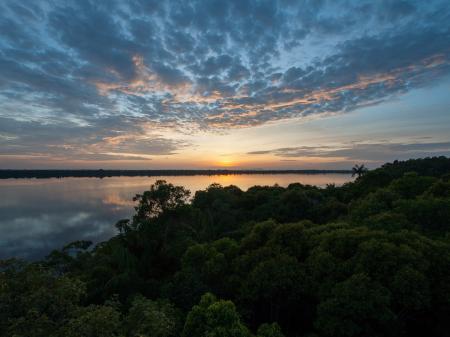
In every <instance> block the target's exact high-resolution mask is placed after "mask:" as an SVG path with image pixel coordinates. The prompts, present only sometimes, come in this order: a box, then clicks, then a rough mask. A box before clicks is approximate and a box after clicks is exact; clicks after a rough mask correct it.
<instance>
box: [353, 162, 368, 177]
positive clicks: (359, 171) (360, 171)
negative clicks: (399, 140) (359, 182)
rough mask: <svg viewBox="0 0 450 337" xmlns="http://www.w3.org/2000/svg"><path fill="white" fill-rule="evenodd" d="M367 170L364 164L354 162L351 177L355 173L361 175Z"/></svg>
mask: <svg viewBox="0 0 450 337" xmlns="http://www.w3.org/2000/svg"><path fill="white" fill-rule="evenodd" d="M367 171H368V169H367V167H365V166H364V164H361V165H358V164H356V165H355V166H353V168H352V177H354V176H355V175H357V176H358V178H359V177H361V176H362V175H363V174H364V173H366V172H367Z"/></svg>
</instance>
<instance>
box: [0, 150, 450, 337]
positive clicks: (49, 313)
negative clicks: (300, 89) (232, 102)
mask: <svg viewBox="0 0 450 337" xmlns="http://www.w3.org/2000/svg"><path fill="white" fill-rule="evenodd" d="M359 168H361V167H359ZM363 169H364V167H363ZM357 175H358V174H357ZM449 177H450V159H447V158H444V157H439V158H426V159H420V160H410V161H406V162H394V163H391V164H385V165H383V166H382V167H381V168H379V169H376V170H373V171H365V170H362V171H361V174H359V177H358V178H357V179H356V180H355V182H352V183H348V184H345V185H344V186H341V187H336V186H331V185H330V186H327V187H326V188H323V189H322V188H318V187H314V186H308V185H301V184H298V183H295V184H291V185H289V186H288V187H286V188H283V187H280V186H273V187H268V186H264V187H262V186H254V187H252V188H250V189H248V191H246V192H244V191H241V190H240V189H239V188H237V187H236V186H228V187H222V186H220V185H217V184H213V185H211V186H210V187H209V188H208V189H206V190H204V191H199V192H197V193H196V194H195V196H194V198H193V199H192V200H191V202H188V197H189V192H188V191H186V190H185V189H184V188H182V187H177V186H173V185H171V184H168V183H166V182H164V181H158V182H156V183H155V184H154V185H153V186H151V188H150V190H149V191H147V192H144V193H143V194H141V195H138V196H136V198H135V200H136V201H137V202H138V204H137V206H136V214H135V216H134V217H133V218H132V219H130V220H127V219H125V220H121V221H119V222H118V224H117V228H118V230H119V233H118V235H117V236H115V237H113V238H111V239H110V240H108V241H106V242H103V243H100V244H98V245H97V246H96V247H94V248H92V249H91V248H90V243H89V242H85V241H78V242H74V243H71V244H69V245H67V246H66V247H64V248H63V249H62V250H60V251H54V252H52V253H51V254H50V255H49V256H48V257H47V258H46V260H45V261H41V262H37V263H26V262H21V261H16V260H9V261H2V262H1V265H0V336H8V337H9V336H15V337H60V336H68V337H70V336H79V337H84V336H92V337H94V336H105V337H106V336H108V337H113V336H114V337H115V336H117V337H119V336H120V337H122V336H123V337H137V336H140V337H143V336H146V337H166V336H167V337H172V336H180V335H182V336H184V337H191V336H195V337H198V336H199V337H202V336H204V337H239V336H245V337H247V336H248V337H249V336H253V335H256V336H258V337H281V336H288V337H298V336H310V337H311V336H316V337H321V336H401V337H402V336H405V337H406V336H408V337H411V336H412V337H415V336H438V337H444V336H448V331H450V321H449V319H448V317H450V268H449V266H450V240H449V238H450V185H449V184H450V182H449ZM211 293H214V294H216V295H217V296H218V297H219V298H221V299H222V300H218V299H217V298H216V297H215V296H214V295H212V294H211ZM202 295H203V296H202ZM111 298H112V299H114V300H113V301H111ZM267 322H272V323H271V324H268V323H267Z"/></svg>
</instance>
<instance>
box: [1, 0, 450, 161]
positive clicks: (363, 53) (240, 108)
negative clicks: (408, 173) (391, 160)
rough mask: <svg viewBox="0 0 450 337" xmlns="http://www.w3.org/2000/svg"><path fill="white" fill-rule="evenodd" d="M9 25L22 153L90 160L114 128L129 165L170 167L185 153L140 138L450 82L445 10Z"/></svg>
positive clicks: (40, 7)
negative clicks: (66, 152) (58, 152)
mask: <svg viewBox="0 0 450 337" xmlns="http://www.w3.org/2000/svg"><path fill="white" fill-rule="evenodd" d="M0 13H1V14H0V29H1V31H2V36H1V37H0V117H3V118H7V119H12V120H15V121H17V122H23V121H29V122H30V121H31V122H32V127H28V126H29V125H31V124H26V123H23V125H25V126H24V127H25V129H26V130H27V131H26V134H24V132H23V131H20V130H19V129H17V128H15V127H13V126H11V128H10V129H6V130H4V131H3V132H6V133H8V135H9V137H18V139H20V141H18V143H17V146H16V149H17V150H16V153H29V152H30V151H28V150H26V146H25V145H26V142H27V141H25V140H26V139H27V138H30V139H31V138H33V139H34V141H35V142H37V143H39V144H40V145H39V146H40V151H42V152H45V149H46V148H47V147H46V146H47V141H48V139H47V138H48V137H57V138H59V139H63V140H64V144H69V145H71V146H81V145H86V147H91V146H93V144H95V141H98V139H96V134H97V135H98V136H97V138H101V137H114V136H115V135H114V132H112V131H111V132H109V133H108V131H107V128H110V129H111V130H119V131H120V132H131V133H132V137H133V139H132V140H129V142H131V143H133V142H135V143H136V145H135V146H134V147H136V149H132V147H133V146H131V145H130V148H127V149H126V150H127V151H135V150H139V151H137V152H133V153H144V152H145V153H153V152H154V151H156V152H158V151H159V152H161V153H169V154H170V153H174V152H176V150H175V148H178V147H179V146H180V144H178V143H176V142H173V141H168V140H161V138H160V137H158V135H157V133H156V134H155V135H153V136H152V137H154V138H153V141H152V140H151V139H147V138H140V137H141V136H142V133H145V132H144V131H142V130H141V131H138V132H137V135H135V134H134V133H133V132H134V131H133V129H139V128H140V125H149V124H151V125H158V126H160V127H164V126H168V125H170V126H175V127H176V128H177V130H186V129H188V128H192V129H203V130H217V129H225V130H226V129H232V128H242V127H250V126H255V125H261V124H264V123H266V122H269V121H277V120H284V119H290V118H303V117H308V118H311V117H315V116H321V115H324V114H330V113H333V114H334V113H345V112H348V111H351V110H354V109H357V108H358V107H362V106H367V105H372V104H379V102H382V101H385V100H388V99H390V98H392V97H395V96H396V95H400V94H403V93H406V92H408V91H410V90H412V89H415V88H419V87H423V86H427V85H432V84H433V83H435V82H436V81H437V80H439V79H440V78H443V77H444V76H447V75H448V74H449V73H450V45H449V43H448V41H449V40H450V4H449V3H448V1H440V0H432V1H428V2H427V3H424V2H422V1H388V0H386V1H377V2H373V1H369V0H367V1H366V0H362V1H356V0H355V1H347V2H346V5H345V6H342V4H337V3H335V2H326V1H312V0H303V1H288V0H279V1H276V0H261V1H259V0H258V1H253V0H230V1H220V0H217V1H202V0H189V1H184V0H171V1H164V2H161V1H141V0H130V1H127V2H123V1H90V0H85V1H75V0H68V1H55V2H50V1H40V2H37V3H31V2H30V3H21V4H18V3H17V2H16V1H12V0H7V1H3V2H2V4H0ZM111 121H114V123H116V124H111ZM8 123H10V122H8ZM7 125H10V124H7ZM52 125H53V126H52ZM61 125H63V127H61ZM64 125H67V127H65V126H64ZM3 129H5V127H4V128H3ZM74 130H76V131H74ZM130 130H131V131H130ZM46 132H51V133H52V135H51V136H50V135H48V134H47V133H46ZM65 133H67V134H68V135H69V136H65ZM72 133H74V134H77V133H78V135H79V136H76V135H74V136H72ZM145 137H147V136H145ZM91 138H92V139H91ZM24 139H25V140H24ZM30 144H31V143H30ZM8 146H9V148H8V151H11V152H14V150H13V149H12V147H11V144H9V145H8ZM155 149H156V150H155ZM119 150H120V151H119V152H120V153H122V152H123V150H124V149H119ZM4 151H6V150H4ZM21 151H25V152H21ZM107 152H111V151H105V153H107ZM130 153H132V152H130Z"/></svg>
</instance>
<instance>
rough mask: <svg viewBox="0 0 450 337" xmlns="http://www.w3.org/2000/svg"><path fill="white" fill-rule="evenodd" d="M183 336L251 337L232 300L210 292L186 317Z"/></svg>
mask: <svg viewBox="0 0 450 337" xmlns="http://www.w3.org/2000/svg"><path fill="white" fill-rule="evenodd" d="M182 336H183V337H229V336H233V337H250V332H249V330H248V329H247V328H246V327H245V325H243V324H242V323H241V320H240V317H239V314H238V313H237V311H236V307H235V305H234V304H233V302H231V301H224V300H217V299H216V297H215V296H214V295H212V294H210V293H208V294H205V295H203V296H202V298H201V300H200V303H199V304H198V305H195V306H194V307H193V308H192V310H191V311H190V312H189V314H188V315H187V318H186V323H185V325H184V329H183V334H182Z"/></svg>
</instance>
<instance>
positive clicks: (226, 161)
mask: <svg viewBox="0 0 450 337" xmlns="http://www.w3.org/2000/svg"><path fill="white" fill-rule="evenodd" d="M216 165H217V166H219V167H235V166H237V165H238V163H237V162H236V161H235V160H233V159H231V158H221V159H220V160H219V161H218V162H217V164H216Z"/></svg>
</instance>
